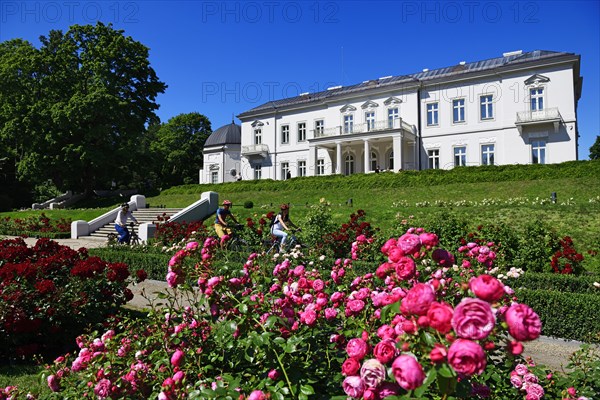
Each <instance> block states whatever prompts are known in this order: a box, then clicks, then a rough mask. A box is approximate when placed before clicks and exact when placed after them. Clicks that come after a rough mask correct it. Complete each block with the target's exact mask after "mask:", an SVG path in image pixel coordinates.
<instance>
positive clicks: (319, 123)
mask: <svg viewBox="0 0 600 400" xmlns="http://www.w3.org/2000/svg"><path fill="white" fill-rule="evenodd" d="M324 132H325V121H323V120H322V119H318V120H316V121H315V136H321V135H323V133H324Z"/></svg>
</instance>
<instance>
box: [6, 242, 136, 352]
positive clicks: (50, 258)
mask: <svg viewBox="0 0 600 400" xmlns="http://www.w3.org/2000/svg"><path fill="white" fill-rule="evenodd" d="M129 275H130V274H129V271H128V267H127V265H126V264H123V263H108V262H106V261H103V260H102V259H100V258H98V257H90V256H88V253H87V250H86V249H84V248H82V249H79V250H78V251H75V250H72V249H71V248H69V247H66V246H61V245H59V244H58V243H56V242H54V241H51V240H49V239H46V238H44V239H39V240H38V241H37V243H36V245H35V246H33V247H27V245H26V244H25V241H24V240H23V239H21V238H17V239H13V240H3V241H0V297H1V300H2V301H1V302H0V321H2V324H1V325H0V358H2V359H29V358H30V357H31V356H33V355H37V354H42V355H45V354H52V353H53V352H54V353H55V352H56V351H57V350H62V349H63V348H64V346H65V345H70V346H72V340H73V338H74V337H75V336H77V335H78V334H80V333H81V332H82V331H83V329H84V328H85V327H87V326H94V325H96V324H98V323H101V322H104V321H105V320H106V318H107V317H108V316H110V315H111V314H113V313H114V312H115V311H116V310H117V309H118V308H119V306H120V305H122V304H124V303H125V302H126V301H127V300H128V299H130V298H131V296H132V294H131V291H130V290H129V289H127V285H128V281H129V280H128V278H129ZM144 275H145V273H144V272H143V271H139V272H138V274H137V276H138V277H139V278H140V279H141V278H144ZM70 346H69V347H70Z"/></svg>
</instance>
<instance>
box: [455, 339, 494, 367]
mask: <svg viewBox="0 0 600 400" xmlns="http://www.w3.org/2000/svg"><path fill="white" fill-rule="evenodd" d="M448 363H449V364H450V366H451V367H452V368H453V369H454V370H455V371H456V372H460V373H463V374H465V375H469V376H470V375H474V374H481V373H482V372H483V370H484V369H485V366H486V365H487V362H486V359H485V352H484V351H483V349H482V348H481V346H480V345H479V344H478V343H476V342H473V341H471V340H467V339H456V340H455V341H454V342H453V343H452V345H451V346H450V348H449V349H448Z"/></svg>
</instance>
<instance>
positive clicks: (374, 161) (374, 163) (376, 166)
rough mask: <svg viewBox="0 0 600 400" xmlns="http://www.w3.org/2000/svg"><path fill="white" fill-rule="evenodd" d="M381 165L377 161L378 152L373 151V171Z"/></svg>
mask: <svg viewBox="0 0 600 400" xmlns="http://www.w3.org/2000/svg"><path fill="white" fill-rule="evenodd" d="M378 166H379V163H378V162H377V153H375V152H374V151H372V152H371V171H375V170H376V169H377V168H378Z"/></svg>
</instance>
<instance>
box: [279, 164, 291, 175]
mask: <svg viewBox="0 0 600 400" xmlns="http://www.w3.org/2000/svg"><path fill="white" fill-rule="evenodd" d="M289 173H290V163H289V162H282V163H281V179H289V178H291V175H290V176H289V177H288V174H289Z"/></svg>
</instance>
